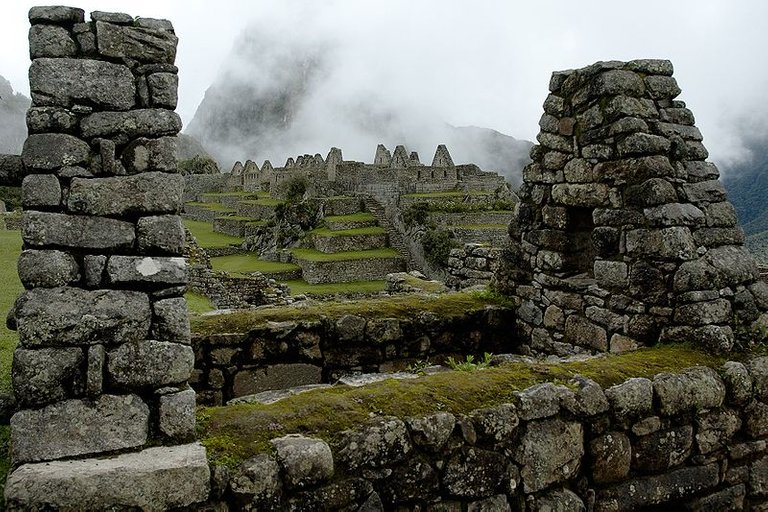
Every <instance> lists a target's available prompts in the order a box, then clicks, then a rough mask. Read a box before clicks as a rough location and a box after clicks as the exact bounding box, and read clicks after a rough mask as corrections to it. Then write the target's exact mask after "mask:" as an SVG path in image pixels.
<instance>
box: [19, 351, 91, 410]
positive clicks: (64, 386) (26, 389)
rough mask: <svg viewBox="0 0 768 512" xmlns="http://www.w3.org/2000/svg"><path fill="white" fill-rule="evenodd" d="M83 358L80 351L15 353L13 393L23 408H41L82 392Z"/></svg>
mask: <svg viewBox="0 0 768 512" xmlns="http://www.w3.org/2000/svg"><path fill="white" fill-rule="evenodd" d="M83 360H84V355H83V351H82V349H80V348H76V347H73V348H66V349H52V348H43V349H38V350H25V349H21V348H18V349H16V351H15V352H14V353H13V371H12V372H11V376H12V380H13V390H14V394H15V395H16V400H17V401H18V402H19V404H20V405H21V406H22V407H39V406H41V405H45V404H48V403H51V402H56V401H58V400H64V399H66V398H74V397H77V396H80V395H81V394H82V393H83V384H84V380H85V379H84V375H83V372H82V366H83Z"/></svg>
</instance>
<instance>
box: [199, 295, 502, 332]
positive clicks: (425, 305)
mask: <svg viewBox="0 0 768 512" xmlns="http://www.w3.org/2000/svg"><path fill="white" fill-rule="evenodd" d="M501 302H503V299H502V298H499V297H497V296H495V295H493V294H488V293H468V292H457V293H446V294H443V295H439V296H421V295H398V296H391V297H376V298H370V299H365V300H355V301H328V302H322V303H306V304H305V303H299V304H294V305H292V306H281V307H270V308H260V309H257V310H244V311H237V312H235V313H230V314H227V315H216V316H208V317H205V318H197V319H193V321H192V328H193V331H194V332H195V333H198V334H203V335H205V334H214V333H225V332H226V333H238V332H240V333H245V332H248V331H249V330H250V329H252V328H254V327H256V326H259V325H264V324H265V323H267V322H285V321H315V320H320V319H322V318H329V319H335V318H340V317H342V316H343V315H360V316H364V317H366V318H404V319H408V318H411V317H412V316H413V315H414V313H415V312H422V311H423V312H429V313H434V314H436V315H439V316H441V317H444V318H445V317H453V316H461V315H464V314H466V313H468V312H470V311H477V310H480V309H483V308H485V307H486V306H488V305H498V304H500V303H501Z"/></svg>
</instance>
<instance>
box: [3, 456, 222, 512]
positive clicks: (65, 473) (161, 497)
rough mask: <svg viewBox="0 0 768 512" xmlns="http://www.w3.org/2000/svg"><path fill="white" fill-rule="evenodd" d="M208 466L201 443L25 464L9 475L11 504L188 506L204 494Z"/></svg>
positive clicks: (23, 506)
mask: <svg viewBox="0 0 768 512" xmlns="http://www.w3.org/2000/svg"><path fill="white" fill-rule="evenodd" d="M209 490H210V469H209V467H208V461H207V460H206V456H205V448H203V447H202V446H200V445H199V444H188V445H181V446H169V447H165V446H162V447H154V448H147V449H146V450H143V451H140V452H137V453H126V454H123V455H118V456H116V457H111V458H106V459H105V458H99V459H83V460H71V461H54V462H47V463H39V464H25V465H23V466H21V467H20V468H18V469H17V470H16V471H14V472H13V473H12V474H11V475H10V477H9V478H8V483H7V485H6V488H5V496H6V500H7V501H6V504H7V506H8V508H9V510H43V509H45V508H46V507H48V506H49V505H50V504H55V505H56V506H57V507H58V508H59V509H60V510H118V509H120V510H122V509H126V510H147V511H161V510H168V509H177V508H178V509H187V508H188V507H189V506H191V505H193V504H194V503H198V502H203V501H206V500H207V499H208V492H209Z"/></svg>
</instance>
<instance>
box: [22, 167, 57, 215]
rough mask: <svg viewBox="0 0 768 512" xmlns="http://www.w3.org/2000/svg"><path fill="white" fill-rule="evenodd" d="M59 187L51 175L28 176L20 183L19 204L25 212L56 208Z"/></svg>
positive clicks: (54, 177)
mask: <svg viewBox="0 0 768 512" xmlns="http://www.w3.org/2000/svg"><path fill="white" fill-rule="evenodd" d="M60 203H61V185H60V184H59V180H58V178H56V176H54V175H53V174H30V175H28V176H26V177H25V178H24V181H22V182H21V204H22V206H23V207H24V209H26V210H34V209H37V208H43V209H45V208H58V207H59V204H60Z"/></svg>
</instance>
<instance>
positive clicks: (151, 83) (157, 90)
mask: <svg viewBox="0 0 768 512" xmlns="http://www.w3.org/2000/svg"><path fill="white" fill-rule="evenodd" d="M147 87H149V98H150V100H151V105H152V106H153V107H160V108H169V109H171V110H173V109H175V108H176V103H178V93H177V90H178V88H179V77H178V75H177V74H175V73H152V74H151V75H149V76H148V77H147Z"/></svg>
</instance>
